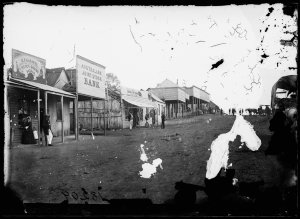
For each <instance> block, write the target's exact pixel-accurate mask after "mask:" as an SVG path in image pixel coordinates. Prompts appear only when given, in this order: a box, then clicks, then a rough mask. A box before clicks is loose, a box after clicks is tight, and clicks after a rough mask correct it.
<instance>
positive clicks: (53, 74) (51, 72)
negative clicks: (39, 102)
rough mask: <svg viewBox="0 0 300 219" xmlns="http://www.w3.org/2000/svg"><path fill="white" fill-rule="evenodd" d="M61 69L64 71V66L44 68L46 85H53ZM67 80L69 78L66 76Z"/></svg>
mask: <svg viewBox="0 0 300 219" xmlns="http://www.w3.org/2000/svg"><path fill="white" fill-rule="evenodd" d="M62 71H65V68H63V67H61V68H52V69H46V82H47V85H49V86H54V85H55V83H56V82H57V79H58V78H59V76H60V74H61V72H62ZM66 75H67V74H66ZM67 77H68V75H67ZM68 80H69V77H68Z"/></svg>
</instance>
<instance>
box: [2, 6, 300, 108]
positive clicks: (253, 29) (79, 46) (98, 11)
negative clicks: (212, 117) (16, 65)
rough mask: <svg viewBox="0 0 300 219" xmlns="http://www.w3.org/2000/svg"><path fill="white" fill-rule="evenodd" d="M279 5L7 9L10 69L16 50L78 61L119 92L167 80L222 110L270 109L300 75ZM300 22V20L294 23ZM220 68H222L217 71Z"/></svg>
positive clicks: (56, 61)
mask: <svg viewBox="0 0 300 219" xmlns="http://www.w3.org/2000/svg"><path fill="white" fill-rule="evenodd" d="M282 7H283V6H282V4H275V5H269V4H261V5H239V6H237V5H228V6H165V7H161V6H154V7H148V6H147V7H143V6H100V7H80V6H44V5H34V4H29V3H14V4H12V5H6V6H4V30H3V39H4V47H3V49H4V53H3V55H4V59H5V68H7V67H10V66H11V59H12V58H11V50H12V49H17V50H20V51H23V52H26V53H29V54H32V55H35V56H38V57H40V58H43V59H45V60H46V68H56V67H65V68H70V67H74V66H75V65H76V63H75V60H76V59H75V58H74V57H75V56H74V55H80V56H83V57H85V58H87V59H90V60H92V61H94V62H97V63H99V64H101V65H103V66H105V67H106V70H105V71H106V73H113V74H115V75H117V77H118V78H119V80H120V82H121V86H125V87H129V88H133V89H138V90H140V89H143V90H146V89H148V88H153V87H156V85H157V84H158V83H161V82H162V81H163V80H165V79H166V78H168V79H170V80H171V81H173V82H175V83H177V82H178V84H179V85H180V86H184V85H185V86H193V85H195V86H197V87H199V88H202V89H203V90H206V91H207V92H208V93H210V96H211V100H212V101H214V102H215V103H216V104H217V105H219V106H220V107H222V108H224V109H226V108H228V107H243V108H246V107H258V106H259V105H260V104H270V98H271V87H272V86H273V84H274V83H275V82H276V81H277V80H278V79H279V78H280V77H281V76H284V75H291V74H296V70H295V69H289V67H296V61H295V57H296V52H297V49H296V47H293V46H289V47H287V46H282V45H281V44H280V40H281V39H286V40H289V39H291V38H292V36H293V35H292V34H289V33H287V32H286V31H288V32H293V31H295V30H297V25H296V23H297V22H296V16H294V17H292V16H287V15H284V14H283V12H282ZM297 17H298V15H297ZM218 63H219V64H218Z"/></svg>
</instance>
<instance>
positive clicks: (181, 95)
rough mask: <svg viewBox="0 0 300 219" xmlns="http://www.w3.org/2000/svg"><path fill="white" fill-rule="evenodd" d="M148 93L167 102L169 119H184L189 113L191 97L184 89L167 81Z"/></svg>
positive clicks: (150, 89)
mask: <svg viewBox="0 0 300 219" xmlns="http://www.w3.org/2000/svg"><path fill="white" fill-rule="evenodd" d="M147 91H149V92H151V93H153V94H154V95H156V96H157V97H158V98H160V99H161V100H162V101H164V102H165V104H166V111H165V113H166V117H167V118H180V117H184V115H185V113H186V112H187V101H188V99H189V95H188V93H187V92H186V91H185V90H184V89H183V88H181V87H179V86H178V85H177V84H175V83H173V82H172V81H170V80H168V79H166V80H164V81H163V82H162V83H160V84H158V85H157V86H156V87H155V88H148V90H147Z"/></svg>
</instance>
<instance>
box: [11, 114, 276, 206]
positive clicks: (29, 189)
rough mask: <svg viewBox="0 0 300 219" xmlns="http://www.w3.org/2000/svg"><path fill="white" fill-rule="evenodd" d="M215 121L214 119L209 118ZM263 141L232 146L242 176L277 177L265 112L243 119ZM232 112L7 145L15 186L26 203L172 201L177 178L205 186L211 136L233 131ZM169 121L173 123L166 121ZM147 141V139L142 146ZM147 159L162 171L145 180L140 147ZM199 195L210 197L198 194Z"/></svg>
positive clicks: (232, 160)
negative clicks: (42, 143) (47, 142)
mask: <svg viewBox="0 0 300 219" xmlns="http://www.w3.org/2000/svg"><path fill="white" fill-rule="evenodd" d="M209 118H211V122H209V123H208V122H207V120H208V119H209ZM245 119H246V120H248V121H249V122H250V123H251V124H252V125H254V129H255V131H256V133H257V135H258V136H259V137H260V139H261V141H262V146H261V148H260V149H259V150H258V151H257V152H251V151H250V150H248V149H247V148H246V147H243V148H239V146H240V142H239V140H238V138H237V139H236V140H235V141H234V142H233V143H232V144H231V146H230V154H229V163H232V164H233V168H235V169H236V178H238V179H239V181H257V180H260V179H264V180H265V182H266V184H270V185H271V184H274V183H276V182H277V175H278V174H277V172H278V171H277V169H276V168H277V167H276V164H275V163H274V160H273V159H272V158H269V157H265V155H264V153H263V151H264V150H265V149H266V147H267V144H268V141H269V138H270V134H271V133H270V132H269V131H268V126H269V122H268V119H267V117H254V116H253V117H249V116H248V117H247V116H246V117H245ZM234 120H235V117H233V116H219V115H202V116H199V117H195V118H194V119H186V120H181V122H180V123H181V124H172V125H171V124H170V123H175V122H171V121H167V124H166V129H160V128H154V129H152V128H139V129H133V130H132V131H130V130H117V131H109V132H108V133H107V136H95V139H94V140H93V139H92V137H91V136H81V140H80V141H78V142H71V143H65V144H59V145H54V146H52V147H38V146H30V147H28V146H27V147H18V148H12V149H11V150H10V183H11V185H12V187H13V188H14V189H15V190H16V191H17V192H18V193H19V194H20V195H21V196H22V198H23V199H24V202H34V203H37V202H42V203H60V202H62V201H63V200H65V199H66V198H68V200H69V203H84V202H88V203H106V202H105V201H103V200H102V198H106V199H113V198H119V199H123V198H125V199H132V198H150V199H151V200H152V202H153V203H155V204H162V203H165V202H166V201H168V200H170V199H173V198H174V195H175V194H176V190H175V188H174V186H175V182H177V181H181V180H183V181H184V182H186V183H192V184H197V185H203V181H204V177H205V173H206V161H207V160H208V158H209V156H210V151H209V150H208V149H209V147H210V145H211V143H212V141H213V140H214V139H215V138H216V137H217V136H218V135H219V134H221V133H225V132H228V131H229V130H230V129H231V127H232V124H233V122H234ZM168 122H169V123H168ZM145 141H146V143H145ZM142 143H143V144H144V145H145V152H146V154H147V156H148V157H149V161H150V162H152V160H154V159H156V158H161V159H162V167H163V169H160V168H158V171H157V173H156V174H155V175H154V176H153V177H151V178H150V179H145V178H141V177H140V176H139V171H141V170H142V167H141V166H142V164H143V162H142V161H141V160H140V144H142ZM197 197H198V198H201V197H205V193H204V192H201V191H199V192H198V193H197Z"/></svg>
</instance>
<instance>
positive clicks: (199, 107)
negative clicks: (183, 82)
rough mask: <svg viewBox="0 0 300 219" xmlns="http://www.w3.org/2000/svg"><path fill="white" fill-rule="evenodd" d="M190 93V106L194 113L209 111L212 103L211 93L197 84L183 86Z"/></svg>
mask: <svg viewBox="0 0 300 219" xmlns="http://www.w3.org/2000/svg"><path fill="white" fill-rule="evenodd" d="M183 89H184V90H185V91H186V92H187V93H188V94H189V101H188V107H189V109H190V110H191V112H192V114H193V115H199V114H201V113H207V112H208V109H209V103H210V95H209V93H207V92H206V91H204V90H202V89H200V88H199V87H196V86H191V87H183Z"/></svg>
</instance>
